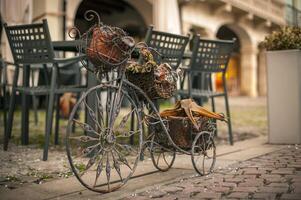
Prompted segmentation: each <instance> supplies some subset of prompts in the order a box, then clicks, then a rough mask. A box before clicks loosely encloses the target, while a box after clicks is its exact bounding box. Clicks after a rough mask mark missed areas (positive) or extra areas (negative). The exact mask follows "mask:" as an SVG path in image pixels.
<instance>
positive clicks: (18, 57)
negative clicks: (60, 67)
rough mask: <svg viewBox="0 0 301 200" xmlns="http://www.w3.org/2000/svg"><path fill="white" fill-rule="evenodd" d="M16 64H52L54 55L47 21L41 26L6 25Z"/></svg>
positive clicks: (40, 24)
mask: <svg viewBox="0 0 301 200" xmlns="http://www.w3.org/2000/svg"><path fill="white" fill-rule="evenodd" d="M4 28H5V32H6V35H7V38H8V42H9V45H10V48H11V51H12V54H13V58H14V62H15V64H23V65H24V64H25V65H26V64H36V63H50V62H52V61H53V58H54V53H53V47H52V43H51V38H50V33H49V29H48V24H47V20H46V19H44V20H43V23H39V24H25V25H16V26H7V24H6V23H5V24H4Z"/></svg>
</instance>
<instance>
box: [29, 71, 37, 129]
mask: <svg viewBox="0 0 301 200" xmlns="http://www.w3.org/2000/svg"><path fill="white" fill-rule="evenodd" d="M31 77H32V78H31V84H32V86H34V78H35V77H34V70H33V71H32V73H31ZM32 105H33V110H34V123H35V125H38V98H37V96H36V95H33V96H32Z"/></svg>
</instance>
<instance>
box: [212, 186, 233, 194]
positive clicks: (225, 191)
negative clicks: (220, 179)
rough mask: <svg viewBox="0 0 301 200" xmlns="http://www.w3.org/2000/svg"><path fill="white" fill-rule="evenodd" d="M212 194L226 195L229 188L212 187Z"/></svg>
mask: <svg viewBox="0 0 301 200" xmlns="http://www.w3.org/2000/svg"><path fill="white" fill-rule="evenodd" d="M212 190H213V191H214V192H221V193H228V192H229V191H230V188H229V187H213V188H212Z"/></svg>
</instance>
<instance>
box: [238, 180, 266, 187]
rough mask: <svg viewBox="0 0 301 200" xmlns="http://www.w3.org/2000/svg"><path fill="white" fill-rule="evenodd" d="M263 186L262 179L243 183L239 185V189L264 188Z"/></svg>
mask: <svg viewBox="0 0 301 200" xmlns="http://www.w3.org/2000/svg"><path fill="white" fill-rule="evenodd" d="M262 185H263V180H262V179H259V180H257V179H254V180H247V181H246V182H243V183H239V184H238V186H239V187H250V186H251V187H252V186H253V187H258V186H262Z"/></svg>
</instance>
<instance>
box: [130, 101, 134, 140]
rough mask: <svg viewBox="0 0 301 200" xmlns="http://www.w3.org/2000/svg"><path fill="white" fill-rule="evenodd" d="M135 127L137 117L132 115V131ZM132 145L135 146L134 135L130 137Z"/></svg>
mask: <svg viewBox="0 0 301 200" xmlns="http://www.w3.org/2000/svg"><path fill="white" fill-rule="evenodd" d="M131 109H132V110H133V109H134V107H133V106H132V107H131ZM134 126H135V116H134V113H132V114H131V130H130V131H133V130H134ZM130 144H131V145H134V135H131V136H130Z"/></svg>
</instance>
